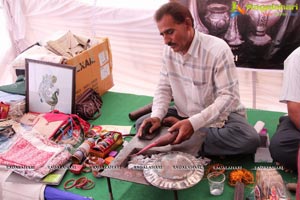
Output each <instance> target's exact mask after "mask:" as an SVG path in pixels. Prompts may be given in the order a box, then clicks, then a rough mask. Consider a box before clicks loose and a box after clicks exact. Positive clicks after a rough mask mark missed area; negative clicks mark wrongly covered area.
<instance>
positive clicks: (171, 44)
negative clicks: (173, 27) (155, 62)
mask: <svg viewBox="0 0 300 200" xmlns="http://www.w3.org/2000/svg"><path fill="white" fill-rule="evenodd" d="M167 45H168V46H174V45H175V43H173V42H168V44H167Z"/></svg>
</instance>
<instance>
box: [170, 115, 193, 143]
mask: <svg viewBox="0 0 300 200" xmlns="http://www.w3.org/2000/svg"><path fill="white" fill-rule="evenodd" d="M176 130H178V131H179V133H178V135H177V137H176V139H175V141H174V142H173V143H172V144H179V143H181V142H183V141H185V140H188V139H190V137H191V136H192V135H193V133H194V129H193V126H192V124H191V122H190V121H189V120H188V119H184V120H181V121H178V122H176V123H175V124H174V125H173V126H171V127H170V128H169V129H168V131H169V132H173V131H176Z"/></svg>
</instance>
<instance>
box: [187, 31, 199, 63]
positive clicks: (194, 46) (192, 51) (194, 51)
mask: <svg viewBox="0 0 300 200" xmlns="http://www.w3.org/2000/svg"><path fill="white" fill-rule="evenodd" d="M199 46H200V32H198V31H197V30H195V34H194V38H193V41H192V43H191V46H190V48H189V50H188V51H187V54H189V55H191V56H192V57H198V55H199V54H198V52H199V50H200V49H199Z"/></svg>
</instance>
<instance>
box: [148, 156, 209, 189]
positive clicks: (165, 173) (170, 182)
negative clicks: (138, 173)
mask: <svg viewBox="0 0 300 200" xmlns="http://www.w3.org/2000/svg"><path fill="white" fill-rule="evenodd" d="M157 155H158V156H155V157H153V158H151V159H150V160H149V161H148V162H147V164H146V166H145V167H144V170H143V173H144V177H145V179H146V180H147V181H148V182H149V183H150V184H151V185H153V186H156V187H158V188H161V189H167V190H181V189H186V188H189V187H192V186H194V185H195V184H197V183H198V182H199V181H200V180H201V179H202V177H203V174H204V166H203V162H202V161H201V160H199V159H197V158H195V157H194V156H192V155H190V154H187V153H183V152H179V151H171V152H165V153H159V154H157Z"/></svg>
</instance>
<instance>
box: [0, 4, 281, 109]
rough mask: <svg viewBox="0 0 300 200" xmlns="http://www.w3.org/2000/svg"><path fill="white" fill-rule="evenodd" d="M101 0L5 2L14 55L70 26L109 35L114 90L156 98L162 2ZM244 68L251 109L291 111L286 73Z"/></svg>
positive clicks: (80, 31)
mask: <svg viewBox="0 0 300 200" xmlns="http://www.w3.org/2000/svg"><path fill="white" fill-rule="evenodd" d="M88 2H91V1H88ZM99 2H101V1H97V0H95V1H93V2H92V3H81V2H79V1H74V0H51V1H50V0H24V1H18V0H3V5H4V6H5V10H6V11H8V12H6V14H9V15H8V16H9V18H8V19H9V20H8V27H11V28H10V29H9V30H10V35H11V38H12V41H13V43H12V44H13V46H14V48H12V49H13V51H14V52H13V53H14V54H15V55H17V54H18V53H20V52H21V51H22V50H24V49H26V48H27V47H28V46H30V45H32V44H34V43H36V42H40V41H47V40H48V39H49V38H50V37H51V36H52V35H53V34H55V33H57V32H66V31H68V30H70V31H71V32H73V33H75V34H79V35H84V36H87V37H95V36H97V37H109V39H110V43H111V49H112V54H113V76H114V83H115V86H114V87H113V88H112V91H117V92H125V93H133V94H142V95H150V96H152V95H153V93H154V89H155V87H156V83H157V80H158V76H159V69H160V66H161V59H162V58H161V56H162V49H163V45H164V44H163V40H162V38H161V36H160V35H159V32H158V30H157V27H156V24H155V22H154V20H153V14H154V12H155V10H156V9H157V8H158V6H156V7H155V6H153V7H144V8H139V9H136V8H121V7H107V6H103V5H101V3H99ZM12 27H13V28H12ZM9 61H10V60H9V59H7V63H6V64H8V63H9ZM2 66H6V65H2ZM7 68H11V66H8V67H6V70H7ZM238 72H239V80H240V91H241V99H242V102H243V103H244V104H245V105H246V106H247V107H248V108H257V109H265V110H274V111H286V108H285V105H284V104H281V103H279V102H278V98H279V94H280V90H281V83H282V71H280V70H279V71H276V70H252V69H245V68H243V69H240V68H239V69H238ZM1 79H2V78H1Z"/></svg>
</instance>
